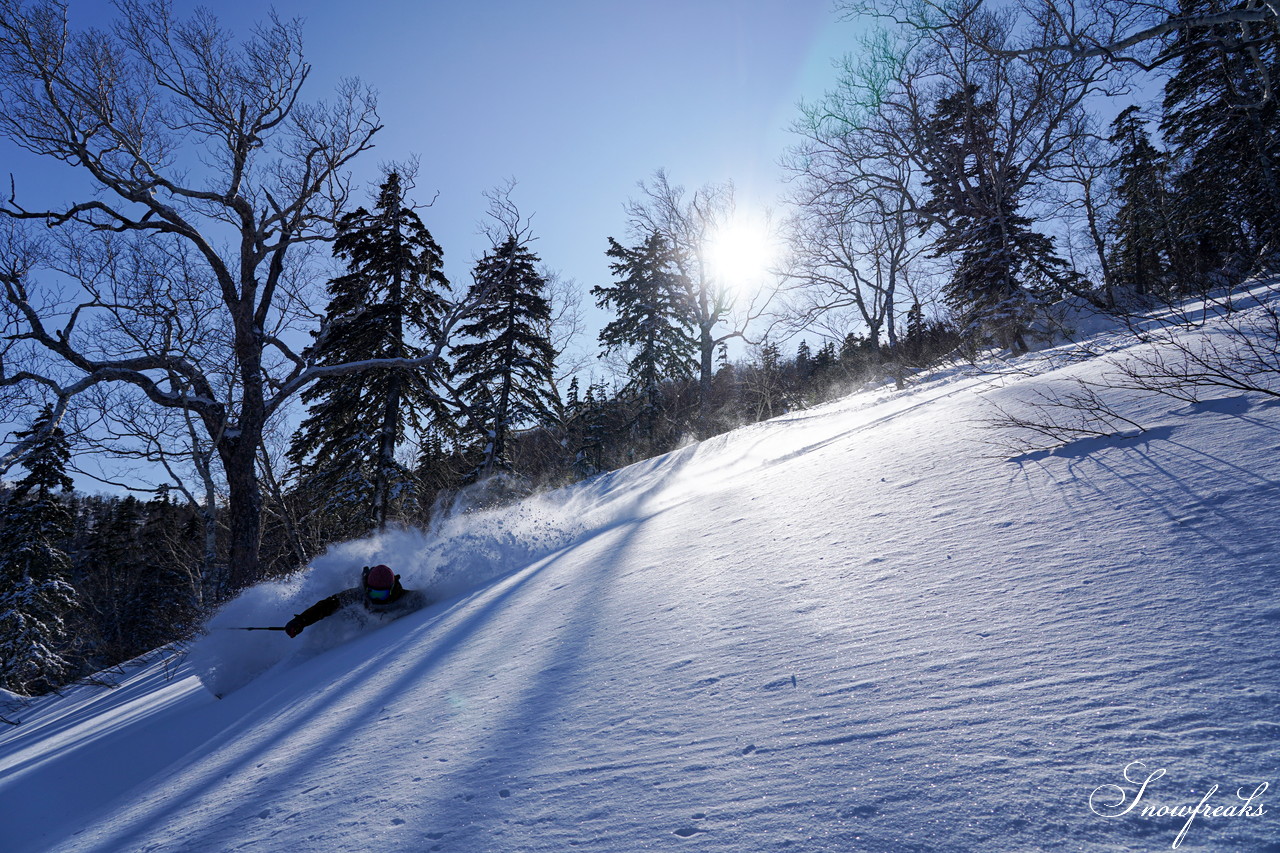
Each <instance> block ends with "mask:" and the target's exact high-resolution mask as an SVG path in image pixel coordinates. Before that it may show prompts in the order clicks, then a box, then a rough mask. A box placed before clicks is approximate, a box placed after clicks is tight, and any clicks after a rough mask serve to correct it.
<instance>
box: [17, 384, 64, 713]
mask: <svg viewBox="0 0 1280 853" xmlns="http://www.w3.org/2000/svg"><path fill="white" fill-rule="evenodd" d="M52 421H53V411H52V409H51V408H50V407H47V406H46V407H45V409H44V410H43V411H42V412H41V414H40V415H39V417H37V418H36V420H35V422H34V423H33V424H32V425H31V428H30V429H29V430H27V431H26V432H19V433H17V434H16V437H17V438H18V439H20V440H22V439H28V438H33V437H37V436H39V437H40V438H39V439H38V440H37V441H35V442H34V443H33V444H32V445H31V446H30V447H29V448H28V449H27V452H26V453H25V455H24V456H23V457H22V459H21V460H20V463H21V465H22V466H23V467H24V468H26V470H27V476H26V477H24V478H23V479H21V480H19V481H18V483H17V485H16V486H15V487H14V489H13V491H12V492H11V493H10V495H9V499H8V501H7V503H6V504H5V506H4V507H3V509H2V510H0V687H4V688H6V689H8V690H12V691H14V692H17V693H40V692H44V691H47V690H50V689H52V688H54V687H57V686H58V685H59V684H60V683H62V680H63V679H64V678H65V676H66V675H67V673H68V672H69V670H70V663H69V662H68V661H67V659H66V657H64V655H65V650H66V643H67V628H66V622H65V619H66V616H67V615H68V614H69V613H70V611H71V610H72V609H73V608H74V607H75V606H76V598H75V590H74V589H72V587H71V585H70V584H69V583H67V580H66V578H67V576H68V575H69V573H70V569H71V561H70V559H69V558H68V556H67V552H66V550H65V548H66V543H67V540H68V539H69V537H70V534H71V524H72V518H71V515H70V513H69V512H68V509H67V504H66V503H65V501H64V500H63V499H62V498H61V497H60V496H59V495H58V494H56V492H67V491H69V490H70V489H71V478H70V477H68V476H67V473H66V466H67V461H68V460H69V459H70V450H69V448H68V444H67V438H66V435H65V433H63V431H62V429H61V428H60V427H57V426H55V425H53V423H52Z"/></svg>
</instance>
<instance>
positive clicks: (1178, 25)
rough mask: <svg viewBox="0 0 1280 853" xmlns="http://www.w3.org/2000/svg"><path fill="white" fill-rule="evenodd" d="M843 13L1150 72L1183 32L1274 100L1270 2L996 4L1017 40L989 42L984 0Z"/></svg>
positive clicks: (1276, 28) (864, 2)
mask: <svg viewBox="0 0 1280 853" xmlns="http://www.w3.org/2000/svg"><path fill="white" fill-rule="evenodd" d="M840 5H841V6H842V7H843V8H844V9H845V12H846V14H847V15H848V16H850V17H852V16H872V17H879V18H887V19H890V20H893V21H895V22H896V23H899V24H906V25H908V26H910V27H912V28H915V29H919V30H921V31H934V32H936V31H939V30H943V29H950V30H953V31H955V32H958V33H961V34H963V35H964V37H965V38H966V39H967V40H969V41H970V42H971V43H973V44H977V45H981V46H983V48H984V49H986V50H988V51H990V52H991V53H992V54H993V55H999V56H1003V57H1010V58H1023V59H1029V60H1031V61H1033V62H1039V63H1042V64H1043V63H1047V64H1053V65H1069V64H1071V63H1076V62H1080V61H1082V60H1083V61H1101V62H1104V63H1106V64H1107V65H1108V66H1110V67H1113V68H1118V69H1122V70H1123V69H1127V68H1137V69H1141V70H1144V71H1151V70H1154V69H1155V68H1157V67H1159V66H1161V65H1163V64H1165V63H1166V62H1168V61H1170V60H1172V59H1174V58H1175V57H1176V56H1177V55H1178V50H1177V47H1176V42H1177V39H1178V37H1179V36H1180V35H1182V34H1184V33H1187V32H1197V33H1203V32H1211V33H1213V37H1214V39H1215V40H1216V41H1217V42H1218V43H1219V45H1220V48H1221V49H1222V50H1223V51H1225V52H1229V53H1234V54H1240V55H1242V56H1244V57H1246V58H1247V59H1248V60H1250V61H1251V62H1252V66H1253V68H1254V69H1255V70H1256V71H1257V72H1259V73H1260V74H1261V75H1262V76H1263V77H1264V78H1265V79H1266V84H1265V86H1264V88H1263V95H1262V97H1263V98H1264V99H1269V98H1271V97H1273V96H1274V95H1273V86H1272V81H1271V80H1270V75H1269V69H1268V68H1267V67H1266V64H1265V63H1264V62H1262V61H1261V59H1260V57H1259V53H1258V49H1259V48H1260V47H1261V46H1262V45H1264V44H1267V43H1268V42H1271V43H1274V42H1275V41H1276V40H1277V39H1280V3H1278V2H1276V0H1243V2H1230V3H1228V2H1220V0H1207V2H1201V3H1187V2H1185V0H1144V2H1141V3H1134V2H1129V0H1020V2H1017V3H1015V4H1006V5H1002V6H1001V8H1003V9H1010V8H1012V9H1015V10H1017V11H1018V12H1020V13H1021V17H1022V19H1023V21H1024V22H1025V24H1026V26H1025V27H1024V28H1022V29H1021V34H1022V40H1021V41H1020V42H1004V43H995V42H992V41H990V40H989V39H987V37H986V36H985V34H984V33H983V26H982V24H981V23H980V21H981V17H982V14H981V13H982V12H983V11H985V10H986V9H989V8H990V7H991V6H992V4H991V3H989V2H987V0H960V2H950V0H893V1H892V2H881V0H876V2H871V0H851V1H847V2H842V3H841V4H840Z"/></svg>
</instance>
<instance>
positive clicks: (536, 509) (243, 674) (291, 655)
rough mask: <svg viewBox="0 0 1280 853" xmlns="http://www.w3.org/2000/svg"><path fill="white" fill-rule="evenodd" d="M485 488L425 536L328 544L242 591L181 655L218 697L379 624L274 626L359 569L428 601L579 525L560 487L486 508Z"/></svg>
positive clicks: (350, 613)
mask: <svg viewBox="0 0 1280 853" xmlns="http://www.w3.org/2000/svg"><path fill="white" fill-rule="evenodd" d="M492 492H493V488H492V485H491V484H478V485H477V486H475V487H473V488H471V489H468V490H464V491H463V492H461V493H460V494H458V495H457V496H455V497H454V498H452V499H451V500H450V501H449V503H448V505H447V506H443V507H438V508H437V513H436V516H435V519H434V520H433V522H432V523H431V525H430V527H429V528H428V529H426V530H423V529H419V528H407V527H396V528H389V529H387V530H385V531H383V532H381V533H375V534H373V535H371V536H368V537H365V538H363V539H354V540H351V541H348V542H342V543H338V544H335V545H331V546H330V547H329V548H328V549H327V550H326V551H325V552H324V553H323V554H321V555H320V556H319V557H317V558H316V559H315V560H314V561H313V562H312V563H311V565H310V566H308V567H306V568H305V569H303V570H302V571H301V572H299V573H297V574H295V575H293V576H292V577H290V578H288V579H286V580H283V581H269V582H266V583H262V584H258V585H257V586H254V587H251V588H250V589H247V590H245V591H244V592H243V593H241V594H240V596H238V597H237V598H236V599H234V600H233V601H231V602H229V603H228V604H226V605H225V606H224V607H223V608H222V609H221V610H219V611H218V612H217V613H216V614H215V615H214V616H213V618H211V619H210V620H209V622H208V624H207V625H206V628H205V633H204V635H203V636H202V637H200V638H199V639H198V640H197V641H196V642H195V643H194V644H193V645H192V647H191V649H190V652H189V654H190V659H191V663H192V666H193V668H194V669H195V671H196V672H197V673H198V674H199V676H200V679H201V681H203V682H204V684H205V686H206V687H208V688H209V689H210V690H211V691H213V692H214V693H215V694H217V695H225V694H226V693H227V692H229V691H231V690H235V689H238V688H239V687H242V686H243V685H245V684H247V683H248V682H249V681H252V680H253V679H255V678H257V677H258V676H260V675H262V674H263V673H265V672H266V671H268V670H269V669H271V668H272V667H275V666H280V665H288V663H287V662H288V661H290V660H293V659H299V660H301V659H305V658H308V657H312V656H314V655H316V654H319V653H320V652H323V651H325V650H327V649H330V648H333V647H335V646H337V645H340V644H342V643H344V642H346V641H347V640H350V639H351V638H352V637H354V636H356V635H358V634H361V633H364V632H365V631H368V630H372V629H374V628H377V627H378V626H379V625H380V624H381V621H380V619H379V618H378V617H376V616H373V615H371V614H368V613H366V612H365V611H364V610H363V609H362V608H352V607H348V608H346V609H345V610H343V611H342V612H340V613H339V614H337V615H335V616H333V617H331V618H329V619H326V620H324V621H322V622H319V623H317V624H316V625H313V626H312V627H310V628H308V629H307V630H306V631H305V632H304V633H303V634H302V635H301V636H299V637H297V638H295V639H292V640H291V639H289V638H288V637H287V636H286V635H285V634H284V632H283V631H243V630H237V629H239V628H246V627H271V626H282V625H284V623H285V622H287V621H288V620H289V619H290V618H291V617H292V616H293V615H294V614H296V613H301V612H302V611H303V610H305V609H306V608H307V607H310V606H311V605H312V604H315V603H316V602H318V601H320V600H321V599H323V598H326V597H327V596H330V595H333V594H334V593H336V592H341V591H342V590H344V589H347V588H349V587H353V586H357V585H359V583H360V570H361V568H362V567H364V566H372V565H377V564H378V563H385V564H386V565H388V566H390V567H391V568H392V569H393V570H394V571H395V572H396V573H397V574H398V575H400V581H401V583H402V584H403V585H404V587H405V588H406V589H420V590H423V591H424V592H426V594H427V595H428V596H429V597H430V598H431V599H432V600H433V601H444V600H447V599H452V598H456V597H457V596H459V595H462V594H464V593H466V592H468V591H470V590H473V589H476V588H478V587H481V586H483V585H484V584H486V583H488V582H489V581H492V580H494V579H495V578H498V577H501V576H503V575H505V574H508V573H510V572H513V571H516V570H517V569H521V568H523V567H525V566H527V565H529V564H530V563H532V562H534V561H536V560H538V559H540V558H542V557H545V556H547V555H549V554H552V553H554V552H556V551H558V550H560V549H562V548H564V547H567V546H568V545H570V544H572V543H573V542H574V541H575V540H576V539H578V538H579V537H580V536H581V535H582V534H583V532H584V531H585V530H587V529H589V528H588V526H587V521H586V518H585V516H586V514H587V511H588V509H589V507H588V506H586V505H585V504H588V503H589V502H588V501H585V500H584V499H583V498H584V497H585V496H583V495H581V494H579V495H577V496H576V499H575V496H574V495H573V493H572V491H571V490H560V491H558V492H553V493H550V494H547V495H538V496H534V497H530V498H526V499H525V500H523V501H520V502H519V503H516V504H514V505H510V506H504V507H491V506H489V504H490V502H491V501H490V498H491V496H492Z"/></svg>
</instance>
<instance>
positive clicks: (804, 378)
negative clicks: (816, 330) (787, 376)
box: [796, 340, 814, 387]
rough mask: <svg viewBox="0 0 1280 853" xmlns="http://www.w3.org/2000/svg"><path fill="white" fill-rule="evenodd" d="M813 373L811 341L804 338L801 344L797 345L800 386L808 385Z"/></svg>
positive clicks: (797, 368) (797, 367)
mask: <svg viewBox="0 0 1280 853" xmlns="http://www.w3.org/2000/svg"><path fill="white" fill-rule="evenodd" d="M813 374H814V363H813V351H812V350H810V349H809V342H808V341H804V340H802V341H800V345H799V346H798V347H796V378H797V379H798V380H799V382H800V386H801V387H804V386H805V385H807V384H808V383H809V379H810V378H811V377H812V376H813Z"/></svg>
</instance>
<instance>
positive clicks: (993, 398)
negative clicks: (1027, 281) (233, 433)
mask: <svg viewBox="0 0 1280 853" xmlns="http://www.w3.org/2000/svg"><path fill="white" fill-rule="evenodd" d="M1096 343H1098V347H1097V348H1098V349H1110V350H1112V351H1113V354H1112V356H1111V357H1123V356H1124V355H1125V354H1126V353H1129V352H1131V351H1132V348H1133V347H1134V344H1133V342H1132V341H1131V340H1128V339H1125V338H1123V337H1121V336H1113V337H1112V338H1111V339H1110V340H1108V341H1104V342H1096ZM1068 355H1069V354H1068V353H1065V352H1050V353H1047V354H1044V355H1042V356H1037V357H1034V358H1026V359H1022V360H1020V361H1019V362H1018V363H1017V364H1014V365H1011V367H1012V368H1014V369H1010V370H1007V371H1003V372H1000V373H991V372H981V371H972V370H967V369H961V368H956V369H954V370H951V371H946V372H941V373H937V374H935V375H934V376H932V377H931V378H929V379H927V380H923V381H921V382H919V383H918V384H916V385H914V386H913V387H911V388H909V389H907V390H906V391H903V392H894V391H889V390H881V391H878V392H875V393H870V394H862V395H855V396H852V397H849V398H847V399H844V400H841V401H837V402H835V403H832V404H829V405H827V406H823V407H820V408H818V409H814V410H811V411H805V412H797V413H794V414H792V415H788V416H786V417H783V418H779V419H777V420H774V421H771V422H768V423H764V424H757V425H755V426H752V427H747V428H745V429H742V430H738V431H736V432H734V433H731V434H728V435H724V436H720V437H717V438H715V439H712V440H710V441H706V442H703V443H701V444H699V445H695V446H692V447H689V448H685V449H683V450H681V451H679V452H677V453H673V454H669V455H668V456H665V457H662V458H660V459H655V460H650V461H648V462H645V463H642V464H640V465H636V466H632V467H631V468H628V469H626V470H623V471H619V472H615V473H613V474H610V475H606V476H603V477H599V478H597V479H595V480H592V481H590V482H588V483H584V484H581V485H579V486H575V487H573V488H570V489H565V490H562V491H560V492H558V493H555V494H552V495H546V496H542V497H540V498H537V499H534V500H532V501H530V502H526V503H525V504H523V505H521V506H520V507H516V508H509V509H505V510H492V511H487V512H486V511H478V512H472V513H458V514H457V515H454V516H451V517H450V518H448V519H446V520H443V521H442V522H441V525H440V526H439V527H438V529H436V530H433V531H429V532H426V533H415V532H412V531H393V532H390V533H388V534H387V535H385V536H382V537H375V538H372V539H369V540H365V541H362V542H356V543H348V544H346V545H344V546H341V547H338V548H335V549H333V550H331V551H330V552H329V553H328V554H326V555H325V556H324V557H322V558H321V559H319V560H317V561H316V563H315V564H314V565H313V566H312V568H311V570H310V571H309V572H308V573H307V574H306V575H304V576H301V577H299V578H297V579H295V580H294V581H292V582H290V583H287V584H272V585H266V586H264V587H262V588H259V589H256V590H252V591H250V592H248V593H246V594H245V595H244V596H243V597H242V598H241V599H238V600H237V601H236V602H234V603H233V604H231V605H230V606H229V607H228V608H226V610H224V611H223V612H222V613H220V614H219V615H218V617H217V618H216V619H215V621H214V624H213V625H212V626H211V627H216V626H217V625H219V624H230V620H232V619H234V620H237V621H239V620H241V619H246V620H247V619H250V618H252V619H254V620H258V619H268V620H270V623H275V622H276V620H278V619H279V618H280V615H281V614H282V613H284V614H290V613H293V612H296V611H297V610H298V609H300V607H302V606H306V605H307V604H310V603H312V602H313V601H314V600H316V599H318V598H320V597H322V596H323V595H327V594H329V593H331V592H333V591H336V590H337V589H340V588H342V587H344V586H348V585H350V583H351V577H352V576H351V574H350V572H351V571H352V567H353V566H354V567H355V568H358V567H359V566H360V565H363V564H366V563H368V562H372V561H374V560H377V561H380V562H387V563H389V564H391V565H394V566H396V567H397V569H398V570H400V571H401V573H402V574H404V575H405V582H406V584H408V585H411V586H412V585H417V586H420V587H425V588H429V589H432V590H434V591H435V592H436V593H437V594H438V595H439V598H440V600H439V601H438V603H437V604H435V605H433V606H432V607H430V608H428V609H427V610H425V611H422V612H418V613H414V614H410V615H408V616H406V617H404V618H402V619H400V620H397V621H395V622H393V623H391V624H389V625H386V626H383V627H378V628H377V629H376V630H368V631H359V632H355V635H354V636H352V637H351V638H350V639H347V640H345V641H344V642H337V641H338V640H339V639H341V638H339V637H336V636H330V637H328V638H327V639H326V638H324V637H323V636H322V635H320V634H316V635H311V634H310V632H308V634H304V635H303V637H302V638H300V639H299V641H293V642H291V641H289V640H287V639H286V638H284V637H283V636H281V635H278V634H269V635H265V636H264V637H263V639H264V640H270V641H273V642H274V645H269V644H268V645H263V646H261V647H258V648H257V650H256V651H254V652H253V653H251V654H248V655H246V656H245V657H247V658H252V660H253V661H256V663H255V664H254V665H255V666H256V665H260V664H261V663H263V662H266V663H268V665H269V666H270V669H269V670H267V671H265V672H264V673H263V674H262V675H260V676H259V677H257V678H255V679H252V680H250V681H248V682H247V683H246V684H244V685H243V686H242V687H241V688H240V689H238V690H236V691H235V692H233V693H230V694H229V695H227V697H226V698H225V699H223V700H221V701H217V700H215V699H214V698H213V697H212V696H211V695H210V694H209V693H208V692H207V691H205V690H204V689H203V688H202V687H201V686H200V685H199V682H198V681H197V679H196V678H195V677H194V676H193V675H192V674H191V671H190V669H189V665H188V664H182V665H180V666H179V668H178V669H177V670H176V671H173V670H172V667H173V666H174V662H173V661H172V659H171V656H170V657H165V658H164V659H163V660H162V659H159V658H158V659H156V660H151V661H143V662H141V663H140V665H139V666H138V667H136V668H134V669H132V670H130V671H129V672H128V673H126V676H127V677H126V678H125V679H124V682H123V685H122V686H121V687H120V688H118V689H116V690H115V691H109V690H103V689H94V688H77V689H75V690H73V691H69V692H68V693H67V695H65V696H63V697H49V698H47V699H42V700H39V701H38V702H36V703H33V704H31V705H30V706H28V707H27V708H25V709H23V712H22V714H23V716H22V718H23V724H22V725H21V726H19V727H16V728H9V729H8V730H6V731H3V732H0V837H3V838H4V845H5V849H6V851H16V853H29V851H45V850H51V851H59V852H60V853H71V852H72V851H98V853H107V851H156V850H164V851H193V852H194V851H205V850H235V849H251V850H254V851H277V850H278V851H291V853H292V852H293V851H304V853H307V851H315V853H320V851H324V853H330V851H367V850H370V849H376V850H397V851H430V850H448V851H472V850H474V851H481V850H510V851H516V850H519V851H556V853H560V851H564V850H567V849H571V848H574V847H584V848H587V847H589V848H591V849H595V850H601V851H618V853H631V852H632V851H637V850H673V849H680V848H681V847H682V846H684V845H696V846H697V847H698V848H699V849H703V850H718V851H734V853H738V851H744V850H752V851H755V850H760V851H764V850H793V851H794V850H801V851H850V850H868V851H895V853H898V852H899V851H935V850H958V851H965V850H974V851H978V850H981V851H1025V850H1058V849H1073V850H1082V851H1097V853H1102V851H1117V850H1160V849H1168V848H1169V847H1170V846H1171V845H1172V843H1173V842H1174V841H1175V839H1177V838H1178V837H1179V833H1180V831H1181V830H1182V829H1183V828H1184V825H1186V824H1187V822H1188V820H1187V817H1186V812H1187V811H1188V810H1190V809H1191V808H1192V807H1194V806H1196V805H1197V804H1198V803H1201V802H1202V801H1203V802H1204V803H1205V805H1206V808H1207V809H1212V808H1214V807H1219V811H1218V814H1217V815H1216V816H1213V815H1209V816H1206V815H1203V814H1199V813H1197V814H1196V815H1193V816H1192V819H1191V822H1190V825H1189V826H1187V827H1186V833H1185V835H1183V836H1182V838H1181V841H1180V846H1179V849H1180V850H1203V851H1209V850H1214V851H1217V850H1249V851H1267V850H1272V851H1275V850H1280V846H1277V842H1276V839H1277V838H1280V823H1278V821H1277V815H1278V814H1280V811H1278V810H1276V809H1274V808H1272V807H1271V803H1272V802H1274V796H1275V791H1276V790H1277V788H1276V786H1277V785H1280V714H1278V713H1277V708H1280V632H1277V630H1276V628H1277V625H1278V624H1280V593H1278V591H1277V584H1276V583H1275V577H1276V576H1275V572H1276V554H1277V553H1280V530H1278V529H1277V526H1276V524H1275V518H1276V517H1277V515H1278V514H1280V474H1278V473H1277V468H1276V458H1277V456H1276V451H1277V450H1278V449H1280V406H1277V405H1276V404H1274V403H1271V402H1268V401H1266V400H1264V399H1263V398H1262V397H1261V396H1260V395H1244V396H1240V395H1232V394H1230V393H1228V392H1225V391H1224V392H1222V393H1219V394H1213V395H1208V396H1207V397H1206V398H1204V399H1201V400H1200V401H1199V402H1196V403H1189V402H1186V401H1179V400H1174V399H1171V398H1168V397H1161V396H1158V395H1139V396H1135V395H1132V394H1119V393H1110V392H1108V393H1107V395H1106V396H1107V397H1108V399H1109V400H1110V401H1111V402H1113V403H1114V404H1115V405H1116V406H1119V407H1123V410H1124V412H1125V413H1126V414H1127V416H1131V417H1133V419H1134V420H1135V421H1138V422H1140V423H1141V424H1143V425H1144V426H1145V427H1147V429H1146V431H1145V432H1142V433H1141V434H1138V435H1136V436H1129V437H1124V436H1111V437H1105V436H1093V437H1087V438H1082V439H1080V440H1078V441H1073V442H1069V443H1066V444H1063V445H1061V446H1058V447H1055V448H1052V449H1043V450H1038V451H1034V452H1025V453H1016V454H1013V455H1012V456H1010V455H1009V454H1004V455H997V454H995V453H993V451H992V448H991V446H990V445H989V444H988V441H987V440H988V439H989V438H990V437H991V434H990V431H989V430H987V429H986V428H984V427H982V426H981V425H980V423H981V422H982V421H984V420H987V419H989V418H990V416H991V414H992V411H993V410H992V408H991V404H992V403H995V404H997V405H999V406H1000V407H1001V408H1002V409H1004V410H1005V411H1011V412H1018V411H1025V400H1027V399H1028V398H1029V397H1030V395H1031V394H1032V392H1034V391H1036V390H1040V389H1045V388H1049V387H1052V386H1053V384H1054V383H1057V382H1060V381H1064V380H1071V379H1073V378H1088V379H1091V380H1095V381H1099V380H1101V379H1102V378H1103V377H1105V376H1106V375H1107V372H1108V367H1107V360H1106V359H1092V360H1085V361H1081V360H1079V359H1078V358H1075V357H1067V356H1068ZM317 627H319V626H317ZM248 636H251V637H254V638H255V641H256V639H257V635H254V634H251V635H248ZM204 642H205V643H209V644H211V645H207V646H206V645H203V644H202V648H201V649H199V650H198V651H197V652H195V653H193V655H192V657H193V658H199V657H201V656H202V655H203V656H206V657H207V658H212V659H216V660H220V661H223V662H224V663H225V662H226V661H228V660H230V659H232V657H233V656H234V655H237V654H239V652H238V651H236V650H234V649H227V648H225V647H223V646H221V645H219V644H220V643H221V642H223V641H220V640H218V639H216V636H215V633H214V632H212V631H211V632H210V635H209V639H208V640H206V641H204ZM335 643H336V644H335ZM308 644H313V645H308ZM325 646H329V647H327V648H325ZM166 662H167V665H168V666H169V667H170V668H171V669H170V671H169V672H168V673H166V672H165V670H164V668H163V667H164V666H165V665H166ZM1157 771H1162V772H1159V773H1157ZM1147 779H1150V784H1149V785H1147V787H1145V788H1141V787H1140V783H1141V782H1142V781H1143V780H1147ZM1264 785H1269V786H1270V790H1266V789H1264V790H1263V791H1262V793H1261V794H1257V795H1256V796H1255V794H1256V792H1257V791H1258V790H1259V787H1260V786H1264ZM1250 796H1255V798H1254V800H1253V801H1252V802H1250V803H1248V805H1249V807H1250V808H1251V809H1254V811H1250V812H1249V813H1247V814H1246V813H1244V812H1243V811H1242V809H1241V808H1239V807H1238V808H1237V809H1236V811H1235V812H1232V813H1230V814H1228V813H1227V809H1226V807H1228V806H1229V805H1231V804H1236V805H1237V806H1239V804H1241V803H1245V802H1246V798H1248V797H1250ZM1259 804H1260V805H1261V806H1263V808H1262V809H1261V811H1262V812H1263V813H1262V814H1257V813H1256V811H1257V809H1256V808H1255V807H1257V806H1259ZM1126 809H1127V810H1126ZM1179 809H1181V810H1182V815H1181V816H1179V813H1178V810H1179Z"/></svg>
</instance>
